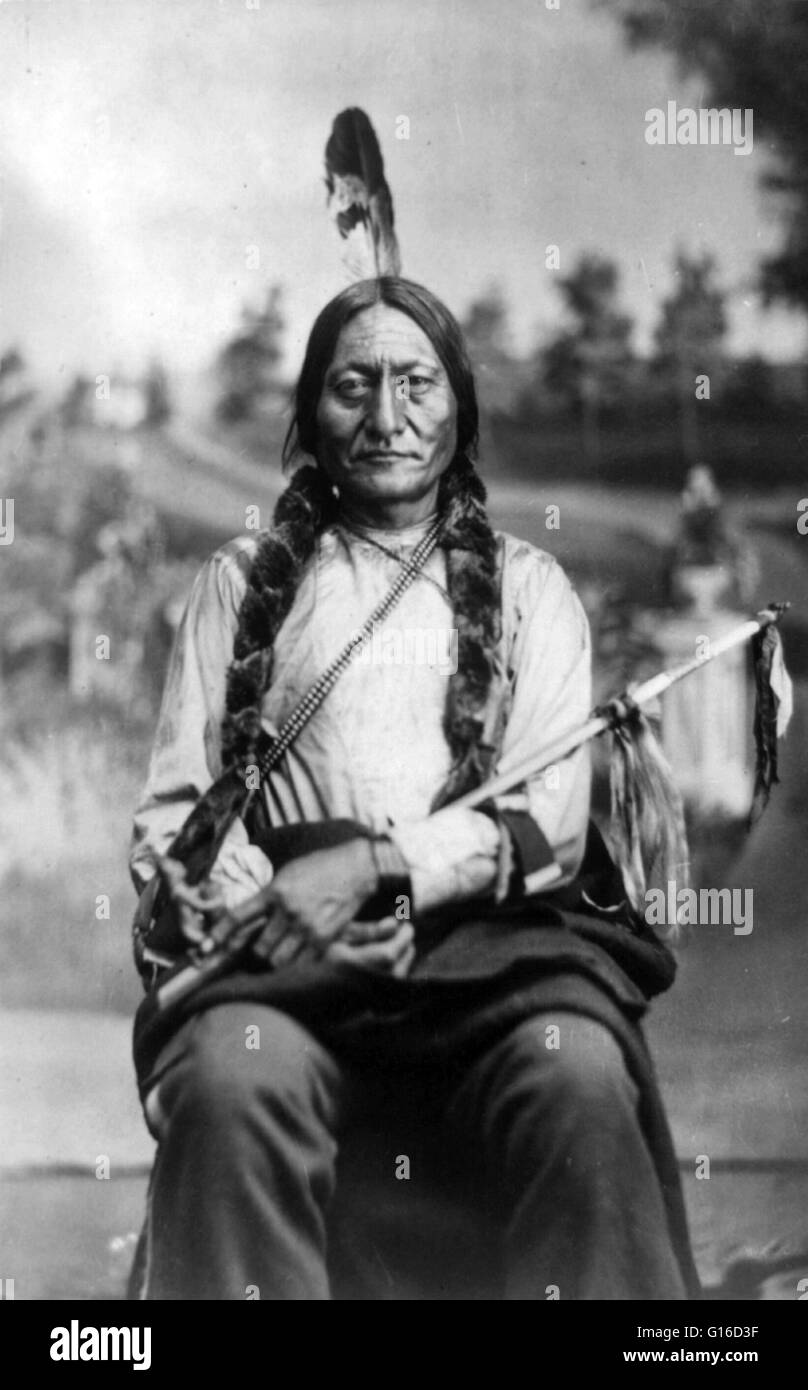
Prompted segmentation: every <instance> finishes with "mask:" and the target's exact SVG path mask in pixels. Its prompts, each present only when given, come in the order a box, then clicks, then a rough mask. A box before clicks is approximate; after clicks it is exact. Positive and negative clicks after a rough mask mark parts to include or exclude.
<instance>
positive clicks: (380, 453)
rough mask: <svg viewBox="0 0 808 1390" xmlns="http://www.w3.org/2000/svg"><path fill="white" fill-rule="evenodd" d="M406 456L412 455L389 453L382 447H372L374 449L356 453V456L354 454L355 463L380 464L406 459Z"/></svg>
mask: <svg viewBox="0 0 808 1390" xmlns="http://www.w3.org/2000/svg"><path fill="white" fill-rule="evenodd" d="M408 458H412V455H411V454H392V453H390V452H389V451H385V450H383V449H374V450H369V451H368V452H367V453H364V454H357V456H356V462H357V463H380V464H384V463H393V462H394V460H395V459H408Z"/></svg>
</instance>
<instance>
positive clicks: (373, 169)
mask: <svg viewBox="0 0 808 1390" xmlns="http://www.w3.org/2000/svg"><path fill="white" fill-rule="evenodd" d="M325 182H326V187H327V189H328V212H329V215H330V217H331V218H332V220H333V222H334V223H335V225H336V228H337V231H338V232H339V235H340V238H341V240H342V261H343V264H344V265H345V268H346V270H347V271H348V275H349V276H350V278H351V279H352V280H370V279H373V278H375V277H376V276H379V275H398V274H399V273H400V270H401V259H400V256H399V250H398V242H397V241H396V234H395V231H394V229H393V198H392V195H391V193H390V189H389V187H388V185H387V181H386V179H385V177H384V160H383V159H382V152H381V149H380V148H379V142H378V140H377V138H376V132H375V131H374V129H373V126H372V125H371V123H370V121H369V120H368V118H367V116H366V115H365V113H364V111H362V110H360V109H359V107H358V106H350V107H348V109H347V110H345V111H341V112H340V114H339V115H338V116H337V118H336V120H335V121H334V125H333V127H332V130H331V135H330V136H329V139H328V144H327V145H326V147H325Z"/></svg>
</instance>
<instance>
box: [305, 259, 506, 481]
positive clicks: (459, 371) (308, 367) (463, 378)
mask: <svg viewBox="0 0 808 1390" xmlns="http://www.w3.org/2000/svg"><path fill="white" fill-rule="evenodd" d="M377 304H386V305H387V306H388V308H390V309H398V310H399V311H400V312H401V313H402V314H406V315H407V316H408V317H409V318H411V319H412V320H413V322H414V323H417V324H418V327H419V328H420V329H422V331H423V332H424V333H425V334H426V336H427V337H428V339H429V341H430V343H431V344H432V346H433V347H434V349H435V351H436V353H437V354H438V357H439V358H440V360H441V363H442V365H443V368H444V370H445V372H446V375H447V376H448V378H449V385H450V386H451V388H452V391H453V393H454V397H455V401H456V402H457V450H456V456H457V457H465V458H466V459H468V460H469V462H471V461H472V460H473V459H474V458H475V457H476V454H477V442H478V437H479V412H478V408H477V392H476V390H475V386H474V374H473V372H472V369H471V363H470V361H469V356H468V352H467V350H466V344H465V341H464V339H463V333H462V330H461V328H460V325H459V323H458V322H457V319H456V318H455V317H454V315H453V314H452V313H450V312H449V310H448V309H447V308H446V305H445V304H443V303H442V302H441V300H440V299H438V297H437V295H434V294H433V293H432V291H431V290H428V289H426V288H425V286H424V285H417V284H416V283H415V281H414V280H404V279H402V278H401V277H399V276H391V275H385V276H382V277H381V278H380V279H377V280H359V281H357V282H356V283H355V284H353V285H349V286H348V288H347V289H345V290H343V291H342V293H341V294H338V295H337V296H336V297H335V298H334V299H332V300H331V301H330V302H329V303H328V304H326V306H325V308H324V309H323V310H322V311H321V312H320V313H319V314H318V316H317V318H316V319H315V321H314V326H313V328H312V330H311V333H310V334H309V341H308V344H307V346H306V355H305V357H304V359H303V366H302V368H301V371H300V376H299V378H298V382H297V386H296V388H295V394H294V402H293V417H292V423H291V425H290V426H289V430H288V433H287V435H286V441H285V443H284V446H283V462H284V464H285V465H288V464H290V463H291V462H292V461H293V460H294V459H295V458H296V457H297V455H298V454H299V453H304V454H309V455H310V456H311V457H312V458H316V457H317V407H318V405H319V402H320V396H321V395H322V390H323V383H324V382H325V376H326V372H327V371H328V368H329V367H330V366H331V362H332V361H333V358H334V353H335V351H336V347H337V340H338V338H339V335H340V333H341V332H342V330H343V328H344V327H345V325H346V323H350V321H351V319H353V318H355V317H356V315H357V314H361V313H362V311H363V310H364V309H372V308H373V307H374V306H375V305H377Z"/></svg>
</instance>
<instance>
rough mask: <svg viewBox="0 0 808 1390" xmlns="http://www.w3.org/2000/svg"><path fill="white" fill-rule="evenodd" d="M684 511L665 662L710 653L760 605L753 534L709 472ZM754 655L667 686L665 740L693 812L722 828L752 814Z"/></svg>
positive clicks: (730, 656)
mask: <svg viewBox="0 0 808 1390" xmlns="http://www.w3.org/2000/svg"><path fill="white" fill-rule="evenodd" d="M681 507H682V511H681V517H680V521H679V529H678V533H677V536H676V539H675V541H674V543H673V545H672V547H671V556H670V562H669V563H670V568H669V593H670V599H671V604H672V607H673V608H674V609H675V610H676V611H675V612H674V613H672V614H671V615H670V616H669V617H668V618H667V619H666V620H665V621H663V622H661V623H658V624H657V625H656V641H657V644H658V646H659V649H660V652H661V655H662V659H663V661H664V662H665V664H666V665H675V664H677V663H678V662H680V661H688V660H690V659H691V658H692V657H693V655H694V654H698V653H699V652H702V653H703V654H704V655H705V656H707V655H708V654H709V648H710V643H711V642H712V641H714V640H715V639H716V638H718V637H720V636H722V635H723V634H724V633H725V632H727V631H728V630H729V629H730V628H731V627H733V626H734V625H735V624H736V623H737V622H738V620H739V618H740V617H741V616H742V613H741V611H739V610H743V609H747V608H749V607H750V606H752V605H753V602H754V591H755V589H756V587H757V580H758V563H757V557H756V556H755V554H754V551H753V550H752V549H751V547H750V546H749V545H748V543H747V542H746V541H745V539H744V538H743V537H742V536H741V535H740V534H739V533H738V531H737V530H735V529H734V528H733V527H732V526H731V525H730V524H728V522H727V516H726V509H725V507H724V505H723V503H722V499H721V494H720V492H719V490H718V488H717V486H716V483H715V479H714V478H713V475H712V472H711V470H710V469H709V468H706V467H704V466H703V465H700V466H698V467H695V468H691V469H690V470H689V472H688V475H687V481H686V483H685V487H684V489H683V491H682V495H681ZM747 661H748V657H747V654H746V652H745V651H743V650H741V649H738V650H737V651H735V652H731V653H727V654H726V656H725V657H724V658H723V659H722V660H721V661H720V662H715V663H705V665H704V667H703V669H702V670H700V671H697V672H696V673H695V674H694V675H693V677H692V678H691V679H690V680H688V681H683V682H682V683H681V684H680V685H678V686H676V687H675V688H674V689H672V690H671V691H669V692H668V694H667V695H666V696H665V700H664V702H663V708H662V745H663V748H664V749H665V753H666V754H667V757H668V759H669V761H670V763H671V766H672V767H675V768H676V775H677V781H678V783H679V789H680V791H681V792H682V795H683V797H684V800H685V805H686V807H687V810H688V812H689V814H690V816H691V817H695V818H696V819H697V820H698V821H700V822H711V823H713V824H714V825H715V824H718V823H723V822H725V821H729V822H734V821H736V820H737V819H738V818H740V817H745V815H746V812H747V810H748V807H749V803H750V798H751V795H752V785H753V768H752V766H751V763H750V761H749V749H748V729H749V725H750V721H751V717H752V711H751V709H750V708H749V695H748V680H747V669H746V667H747Z"/></svg>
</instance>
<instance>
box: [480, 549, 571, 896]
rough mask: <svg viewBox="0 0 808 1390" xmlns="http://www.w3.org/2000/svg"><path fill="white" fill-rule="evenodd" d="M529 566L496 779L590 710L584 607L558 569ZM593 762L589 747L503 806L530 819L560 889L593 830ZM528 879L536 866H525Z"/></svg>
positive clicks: (517, 792) (500, 803)
mask: <svg viewBox="0 0 808 1390" xmlns="http://www.w3.org/2000/svg"><path fill="white" fill-rule="evenodd" d="M536 560H537V563H531V564H529V565H528V566H527V569H526V573H525V575H524V579H523V582H522V584H521V586H520V589H519V596H518V609H519V615H520V617H519V622H518V626H517V630H516V636H515V640H514V644H513V652H512V656H511V665H512V669H513V672H514V675H513V703H512V706H511V710H510V714H509V717H508V721H507V726H506V730H505V736H504V739H503V745H502V755H501V757H500V761H499V764H498V769H497V770H498V772H508V771H509V770H510V769H511V768H515V767H517V766H518V765H519V764H520V763H521V762H523V761H526V760H528V759H530V758H532V757H533V756H536V755H540V754H541V753H542V752H543V751H544V750H545V749H549V748H550V747H552V745H554V744H556V743H558V741H559V740H561V739H563V738H565V737H566V736H567V735H568V734H570V733H572V731H573V730H574V729H576V728H577V727H579V726H580V725H581V724H584V723H585V722H586V720H587V719H588V718H589V715H590V713H591V704H592V650H591V641H590V635H589V623H588V621H587V617H586V614H585V613H584V610H583V607H582V605H581V601H580V599H579V598H578V595H577V594H576V593H575V590H574V589H573V587H572V585H571V584H570V582H569V580H568V578H567V576H566V574H565V573H564V571H563V569H562V568H561V566H560V565H559V564H557V562H556V561H554V560H551V561H549V563H548V561H547V557H541V563H538V557H536ZM590 797H591V762H590V754H589V748H588V746H587V745H585V746H584V747H582V748H579V749H578V750H577V751H576V752H575V753H572V754H570V755H569V756H568V757H566V758H564V759H563V760H561V761H559V762H558V763H556V764H553V765H551V766H550V767H548V768H547V769H546V770H545V771H544V772H541V773H538V774H537V775H535V776H533V777H531V778H529V779H527V781H526V782H524V783H523V784H522V785H521V786H519V787H517V788H515V790H514V791H513V792H511V793H509V794H508V795H507V796H502V797H499V798H497V800H496V805H497V807H498V809H499V810H501V811H506V810H509V811H517V812H527V813H528V814H529V815H530V817H531V818H532V820H533V821H534V822H535V824H536V826H537V827H538V829H539V831H540V832H541V833H542V836H543V838H544V840H545V841H546V842H547V844H548V845H549V847H550V849H551V850H552V854H553V858H554V859H555V862H556V864H557V865H558V866H559V868H560V870H561V873H560V875H559V876H558V877H557V878H556V881H555V882H554V883H553V884H552V887H554V888H555V887H561V886H562V885H563V884H564V883H568V882H569V881H570V880H571V879H572V878H574V877H575V874H576V873H577V871H578V869H579V867H580V863H581V860H582V858H583V853H584V847H585V844H586V833H587V827H588V823H589V810H590ZM525 869H526V876H527V877H528V878H529V869H530V866H529V865H526V866H525Z"/></svg>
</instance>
